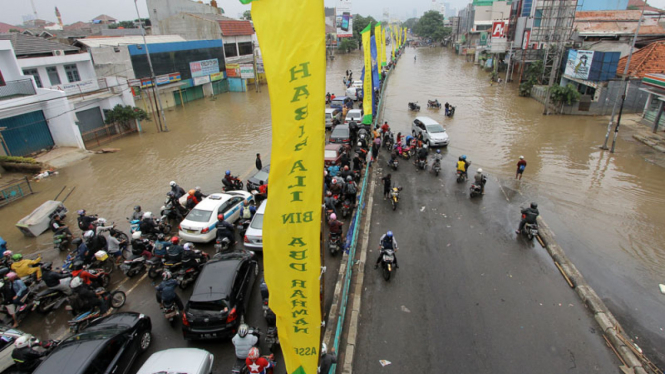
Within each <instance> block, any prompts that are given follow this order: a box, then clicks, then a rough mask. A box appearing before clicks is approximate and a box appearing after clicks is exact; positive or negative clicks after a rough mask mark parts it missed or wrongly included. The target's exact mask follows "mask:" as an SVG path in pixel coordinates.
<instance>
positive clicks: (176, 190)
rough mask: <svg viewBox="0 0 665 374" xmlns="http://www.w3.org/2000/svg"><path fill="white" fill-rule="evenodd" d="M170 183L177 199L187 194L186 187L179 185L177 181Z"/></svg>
mask: <svg viewBox="0 0 665 374" xmlns="http://www.w3.org/2000/svg"><path fill="white" fill-rule="evenodd" d="M169 185H171V192H173V194H174V195H175V198H176V199H179V198H181V197H183V196H185V189H184V188H182V187H180V186H178V184H177V183H176V182H175V181H171V182H170V183H169Z"/></svg>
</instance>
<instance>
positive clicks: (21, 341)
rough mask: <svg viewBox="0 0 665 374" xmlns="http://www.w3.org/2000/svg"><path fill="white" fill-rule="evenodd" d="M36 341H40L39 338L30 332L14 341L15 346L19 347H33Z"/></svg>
mask: <svg viewBox="0 0 665 374" xmlns="http://www.w3.org/2000/svg"><path fill="white" fill-rule="evenodd" d="M36 343H39V340H37V339H36V338H35V337H34V336H32V335H30V334H25V335H23V336H20V337H19V338H18V339H16V341H15V342H14V347H16V348H17V349H21V348H25V347H32V345H33V344H36Z"/></svg>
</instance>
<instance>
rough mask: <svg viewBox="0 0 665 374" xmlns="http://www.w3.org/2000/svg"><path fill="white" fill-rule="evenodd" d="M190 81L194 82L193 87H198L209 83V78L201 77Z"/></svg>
mask: <svg viewBox="0 0 665 374" xmlns="http://www.w3.org/2000/svg"><path fill="white" fill-rule="evenodd" d="M192 79H193V80H194V85H195V86H200V85H202V84H206V83H210V76H209V75H206V76H203V77H196V78H192Z"/></svg>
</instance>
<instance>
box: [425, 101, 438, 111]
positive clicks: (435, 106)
mask: <svg viewBox="0 0 665 374" xmlns="http://www.w3.org/2000/svg"><path fill="white" fill-rule="evenodd" d="M427 107H428V108H430V109H441V103H440V102H439V100H427Z"/></svg>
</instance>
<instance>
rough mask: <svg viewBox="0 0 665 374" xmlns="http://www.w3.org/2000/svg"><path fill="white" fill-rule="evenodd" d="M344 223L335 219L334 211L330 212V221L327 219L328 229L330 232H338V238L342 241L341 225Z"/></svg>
mask: <svg viewBox="0 0 665 374" xmlns="http://www.w3.org/2000/svg"><path fill="white" fill-rule="evenodd" d="M343 225H344V223H343V222H341V221H338V220H337V215H336V214H335V213H332V214H331V215H330V221H328V229H329V231H330V234H331V235H332V234H339V236H340V238H341V239H342V242H344V237H343V236H342V232H343V230H342V226H343Z"/></svg>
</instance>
